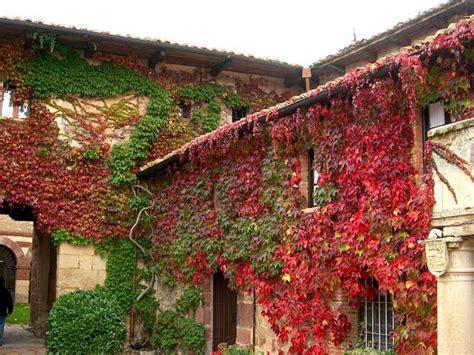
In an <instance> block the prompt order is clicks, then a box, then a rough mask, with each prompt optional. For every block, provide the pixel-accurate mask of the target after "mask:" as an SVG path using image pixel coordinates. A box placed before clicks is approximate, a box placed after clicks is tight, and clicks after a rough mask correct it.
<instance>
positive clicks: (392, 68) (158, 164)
mask: <svg viewBox="0 0 474 355" xmlns="http://www.w3.org/2000/svg"><path fill="white" fill-rule="evenodd" d="M467 20H468V21H469V22H470V23H471V25H472V23H474V15H472V16H470V17H469V18H467ZM455 27H456V26H455V25H454V24H452V25H450V26H449V27H448V28H446V29H443V30H440V31H438V32H437V33H436V36H438V35H441V34H446V33H450V32H452V31H453V30H454V28H455ZM436 36H429V37H427V38H426V39H425V40H424V41H421V42H422V44H424V46H425V48H426V46H428V45H429V43H431V42H432V41H433V40H434V38H435V37H436ZM422 50H423V48H422V49H420V48H419V46H418V45H417V46H413V47H411V50H409V51H408V53H409V54H411V55H416V54H419V53H420V52H421V51H422ZM397 70H398V64H397V63H396V61H394V59H393V57H392V58H381V59H379V60H378V61H377V62H376V63H370V64H367V65H366V67H365V68H364V69H362V70H360V71H359V72H357V75H361V76H365V78H366V82H367V83H370V82H373V81H374V80H377V79H380V78H384V77H387V76H388V75H389V74H393V73H394V72H396V71H397ZM349 75H352V74H347V75H345V76H343V77H340V78H338V79H336V80H334V81H332V82H328V83H326V84H324V85H322V86H319V87H317V88H316V89H313V90H310V91H308V92H305V93H303V94H301V95H298V96H294V97H292V98H290V99H289V100H287V101H285V102H282V103H280V104H277V105H275V106H272V107H270V108H268V109H265V110H262V111H259V112H256V113H253V114H251V115H248V116H246V117H245V118H243V119H241V120H239V121H237V122H234V123H230V124H227V125H224V126H222V127H220V128H218V129H217V130H215V131H213V132H210V133H207V134H205V135H202V136H200V137H198V138H196V139H194V140H192V141H191V142H189V143H187V144H185V145H184V146H182V147H181V148H179V149H177V150H175V151H173V152H171V153H170V154H168V155H166V156H164V157H162V158H159V159H156V160H154V161H151V162H149V163H147V164H145V165H144V166H143V167H141V168H140V170H139V173H138V176H139V177H141V178H147V177H150V176H153V175H154V174H155V173H157V172H159V171H162V170H163V169H164V168H165V167H167V166H170V165H171V164H175V163H183V162H185V161H186V160H187V159H188V158H189V154H190V153H192V152H193V151H196V150H197V149H196V148H199V147H201V146H208V147H212V146H213V145H214V142H215V141H216V140H220V139H222V138H223V137H235V136H241V134H242V133H243V132H252V131H253V129H254V128H255V126H257V125H260V124H264V123H265V122H267V121H270V120H276V119H278V118H280V117H285V116H288V115H290V114H292V113H294V112H295V111H296V110H298V109H299V108H302V107H307V106H310V105H313V104H315V103H317V102H322V101H324V100H327V99H328V98H330V97H332V96H335V95H338V94H340V93H341V92H344V90H345V89H346V88H345V87H344V83H345V81H344V79H345V78H347V77H348V76H349Z"/></svg>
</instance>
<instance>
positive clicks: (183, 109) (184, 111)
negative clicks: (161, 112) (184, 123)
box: [178, 102, 191, 118]
mask: <svg viewBox="0 0 474 355" xmlns="http://www.w3.org/2000/svg"><path fill="white" fill-rule="evenodd" d="M178 108H179V117H180V118H191V105H187V104H185V103H184V102H181V103H180V104H179V105H178Z"/></svg>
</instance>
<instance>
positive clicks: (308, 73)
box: [301, 68, 311, 91]
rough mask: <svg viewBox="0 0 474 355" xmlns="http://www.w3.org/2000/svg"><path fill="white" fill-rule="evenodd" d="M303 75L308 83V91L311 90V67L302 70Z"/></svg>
mask: <svg viewBox="0 0 474 355" xmlns="http://www.w3.org/2000/svg"><path fill="white" fill-rule="evenodd" d="M301 77H302V78H303V79H304V82H305V84H306V91H309V90H311V68H303V70H302V71H301Z"/></svg>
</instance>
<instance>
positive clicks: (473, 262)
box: [426, 118, 474, 354]
mask: <svg viewBox="0 0 474 355" xmlns="http://www.w3.org/2000/svg"><path fill="white" fill-rule="evenodd" d="M428 137H429V138H430V139H431V140H432V141H433V142H436V143H439V144H442V145H444V147H446V148H447V149H449V150H450V151H451V152H452V153H454V154H455V155H457V156H458V157H460V158H461V159H463V161H464V162H463V165H464V168H465V170H467V172H469V173H470V174H471V176H472V175H473V174H474V118H471V119H469V120H465V121H460V122H456V123H452V124H449V125H446V126H441V127H437V128H434V129H432V130H430V131H429V132H428ZM433 159H434V161H435V162H436V165H437V167H438V170H439V172H440V173H441V174H442V175H443V176H444V177H445V178H446V180H447V181H448V183H449V185H450V186H451V188H452V190H453V191H454V193H455V196H453V193H452V192H451V191H449V189H448V186H446V184H445V183H443V182H442V181H441V179H440V177H439V176H438V174H436V173H435V172H433V175H434V182H435V188H434V190H435V193H434V194H435V198H436V204H435V206H434V208H433V220H432V225H433V227H434V228H435V229H434V230H432V231H431V233H430V236H429V239H428V240H427V241H426V255H427V264H428V268H429V270H430V271H431V272H432V273H433V274H434V275H435V276H437V278H438V284H437V288H438V293H437V312H438V313H437V320H438V353H439V354H474V350H473V349H474V337H473V335H474V333H473V329H474V303H473V299H474V224H473V221H474V180H473V179H472V178H471V177H470V176H468V174H467V173H466V171H463V170H461V169H460V167H459V166H457V165H456V164H454V163H453V161H452V159H449V158H448V159H445V158H442V157H441V156H440V155H439V154H437V153H436V152H433ZM455 197H456V198H455Z"/></svg>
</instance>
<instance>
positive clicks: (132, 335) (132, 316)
mask: <svg viewBox="0 0 474 355" xmlns="http://www.w3.org/2000/svg"><path fill="white" fill-rule="evenodd" d="M136 284H137V252H135V265H134V269H133V276H132V295H134V294H135V291H136V288H137V285H136ZM134 304H135V300H134V302H133V303H132V307H131V308H130V318H129V324H130V339H129V340H128V343H129V345H130V346H132V342H133V339H134V338H135V307H134Z"/></svg>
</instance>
